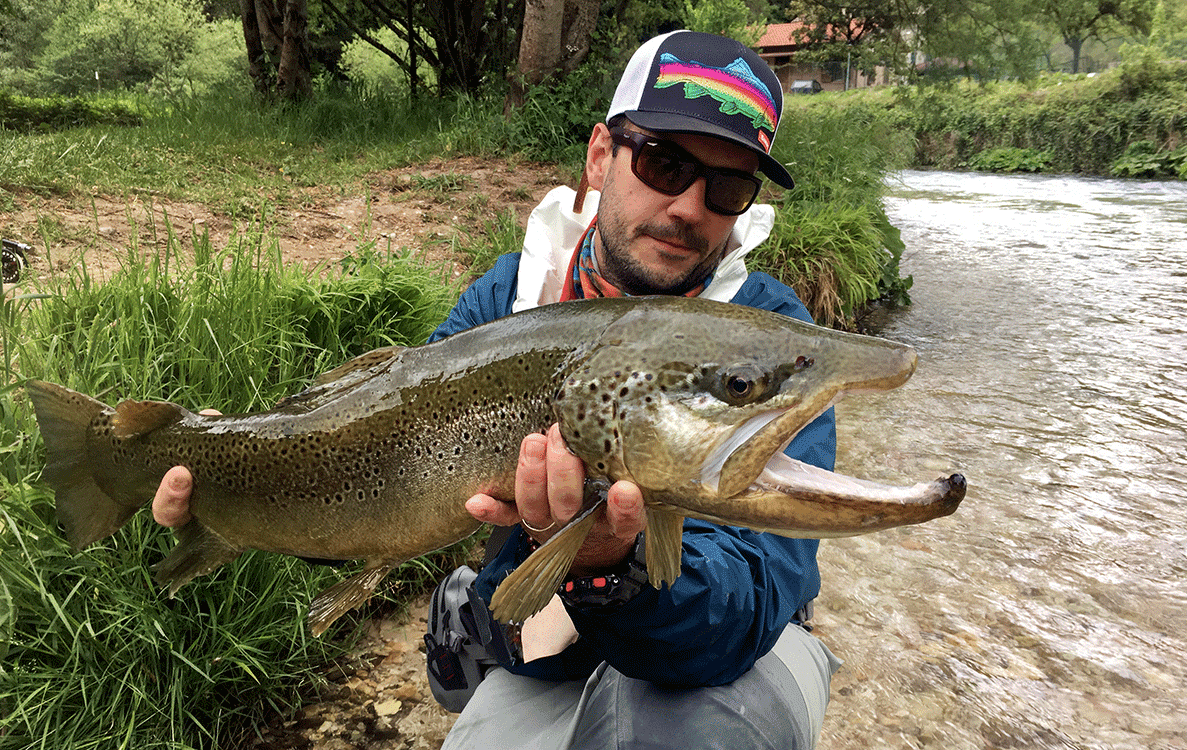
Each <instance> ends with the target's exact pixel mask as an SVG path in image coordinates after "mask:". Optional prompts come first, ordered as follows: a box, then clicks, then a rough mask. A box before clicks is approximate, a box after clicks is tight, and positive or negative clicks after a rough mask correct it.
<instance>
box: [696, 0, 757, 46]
mask: <svg viewBox="0 0 1187 750" xmlns="http://www.w3.org/2000/svg"><path fill="white" fill-rule="evenodd" d="M685 15H686V16H687V18H688V28H689V30H690V31H704V32H708V33H710V34H720V35H721V36H726V37H729V38H731V39H737V40H738V41H739V42H741V43H742V44H745V45H746V46H748V47H753V46H754V45H756V44H758V40H759V39H761V38H762V34H763V30H764V29H765V28H766V25H767V19H766V16H764V15H763V14H762V13H757V12H755V11H753V10H751V9H750V8H749V7H748V6H747V5H746V3H744V2H742V0H698V1H697V2H696V3H695V4H694V3H693V2H691V0H686V2H685Z"/></svg>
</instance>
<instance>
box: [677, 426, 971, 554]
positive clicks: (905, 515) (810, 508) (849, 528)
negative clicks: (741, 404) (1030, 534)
mask: <svg viewBox="0 0 1187 750" xmlns="http://www.w3.org/2000/svg"><path fill="white" fill-rule="evenodd" d="M780 416H783V412H777V411H773V412H765V413H763V414H759V415H757V416H755V417H752V418H751V419H749V420H747V421H746V422H745V423H743V424H742V425H740V426H739V427H738V428H737V429H736V430H735V431H734V432H733V434H731V436H730V438H729V439H728V440H726V441H724V444H722V445H720V446H718V447H717V448H716V449H715V450H714V451H713V452H712V453H711V454H710V455H709V456H708V457H707V458H706V460H705V462H704V463H703V464H702V467H701V481H702V484H703V485H704V486H705V487H707V488H714V489H716V488H718V487H720V486H723V485H724V484H730V483H732V484H733V485H734V486H736V485H737V478H732V479H731V478H723V477H722V471H723V469H724V468H725V467H726V466H727V465H729V464H730V463H732V462H733V459H734V458H735V457H736V456H738V455H741V454H744V453H746V452H747V450H748V448H752V447H753V444H754V442H756V441H755V438H756V437H757V436H760V435H761V434H762V433H763V432H764V431H766V430H771V429H777V426H778V421H779V417H780ZM796 432H797V433H798V430H797V431H796ZM792 437H794V435H792ZM790 441H791V438H788V439H787V441H786V442H784V443H783V448H786V445H787V443H789V442H790ZM754 458H755V457H754V456H751V457H750V458H749V459H748V460H743V461H740V462H739V463H743V464H745V463H750V462H752V461H753V459H754ZM759 460H761V459H759ZM726 471H727V473H728V470H726ZM967 488H968V483H967V481H966V480H965V478H964V476H962V475H960V474H952V475H950V476H947V477H941V478H939V479H936V480H935V481H932V482H921V483H918V484H914V485H910V486H895V485H890V484H883V483H880V482H874V481H870V480H866V479H859V478H857V477H852V476H847V475H845V474H839V473H837V472H834V471H829V470H827V469H822V468H819V467H817V466H813V465H811V464H807V463H804V462H802V461H797V460H795V459H793V458H790V457H788V456H787V455H786V454H784V453H783V450H782V448H781V449H780V450H778V451H776V452H775V453H774V454H773V455H772V456H770V457H769V458H768V460H767V461H766V463H765V464H764V465H762V466H761V469H760V470H759V471H758V475H757V477H754V478H753V479H752V480H751V481H750V482H749V484H747V485H746V486H745V487H744V488H740V491H737V492H732V493H730V494H729V496H728V497H721V496H719V497H718V499H717V500H715V501H714V502H713V503H711V504H712V505H713V506H715V507H713V508H709V507H705V506H701V507H699V508H698V509H696V510H693V511H691V512H689V513H688V514H689V515H693V516H697V517H700V518H703V519H705V520H709V521H713V522H716V523H722V524H726V525H741V526H746V527H748V528H751V529H754V530H755V531H767V532H771V533H774V534H779V535H781V536H791V537H804V538H828V537H843V536H854V535H857V534H865V533H868V532H871V531H879V530H882V529H889V528H894V527H896V526H904V525H908V524H916V523H923V522H925V521H930V520H932V519H935V518H940V517H943V516H947V515H951V514H952V513H954V512H955V511H956V509H957V507H958V506H959V505H960V503H961V501H962V500H964V497H965V493H966V491H967Z"/></svg>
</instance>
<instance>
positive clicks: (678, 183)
mask: <svg viewBox="0 0 1187 750" xmlns="http://www.w3.org/2000/svg"><path fill="white" fill-rule="evenodd" d="M696 172H697V165H696V164H695V163H694V162H690V161H688V160H687V159H684V158H681V156H680V155H679V154H677V153H675V152H673V151H671V150H670V149H667V148H664V147H663V146H660V145H658V144H654V143H645V144H643V145H642V146H640V147H639V152H638V156H637V158H636V159H635V173H636V174H637V175H638V177H639V179H641V180H643V182H646V183H647V184H648V185H650V186H651V187H653V188H655V189H656V190H658V191H660V192H661V193H667V194H668V195H676V194H678V193H682V192H684V190H685V189H687V188H688V186H689V185H691V184H692V181H693V179H694V177H695V176H696Z"/></svg>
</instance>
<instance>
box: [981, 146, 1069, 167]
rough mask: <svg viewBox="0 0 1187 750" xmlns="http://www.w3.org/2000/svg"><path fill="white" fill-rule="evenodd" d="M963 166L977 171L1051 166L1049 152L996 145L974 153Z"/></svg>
mask: <svg viewBox="0 0 1187 750" xmlns="http://www.w3.org/2000/svg"><path fill="white" fill-rule="evenodd" d="M964 166H966V167H967V168H969V169H972V170H975V171H978V172H1046V171H1048V170H1049V169H1050V167H1051V152H1050V151H1036V150H1035V149H1033V148H1015V147H1014V146H996V147H994V148H991V149H987V150H985V151H982V152H980V153H978V154H974V155H973V156H972V158H970V159H969V160H968V161H967V162H965V164H964Z"/></svg>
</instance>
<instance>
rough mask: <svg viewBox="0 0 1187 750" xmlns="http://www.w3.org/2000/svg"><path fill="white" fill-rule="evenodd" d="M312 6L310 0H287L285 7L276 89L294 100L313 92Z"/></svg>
mask: <svg viewBox="0 0 1187 750" xmlns="http://www.w3.org/2000/svg"><path fill="white" fill-rule="evenodd" d="M311 59H312V56H311V55H310V53H309V9H308V6H307V3H306V0H287V2H286V3H285V8H284V41H283V43H282V45H281V48H280V64H279V65H278V66H277V69H276V92H277V93H278V94H280V97H281V98H282V99H287V100H290V101H293V100H298V99H306V98H308V97H309V95H310V94H312V93H313V74H312V73H311V72H310V61H311Z"/></svg>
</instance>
